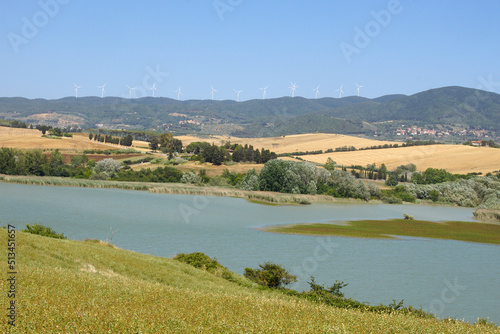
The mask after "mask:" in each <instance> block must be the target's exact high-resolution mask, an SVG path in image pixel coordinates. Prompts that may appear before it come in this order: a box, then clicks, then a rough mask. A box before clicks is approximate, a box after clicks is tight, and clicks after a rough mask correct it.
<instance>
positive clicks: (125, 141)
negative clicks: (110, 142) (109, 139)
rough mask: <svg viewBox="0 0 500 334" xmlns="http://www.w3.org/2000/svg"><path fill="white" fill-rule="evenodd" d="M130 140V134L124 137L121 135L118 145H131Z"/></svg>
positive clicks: (131, 139)
mask: <svg viewBox="0 0 500 334" xmlns="http://www.w3.org/2000/svg"><path fill="white" fill-rule="evenodd" d="M100 139H104V138H100ZM100 141H101V140H100ZM103 141H104V140H103ZM132 141H133V138H132V135H131V134H128V135H126V136H125V137H123V138H121V139H120V145H123V146H129V147H130V146H132Z"/></svg>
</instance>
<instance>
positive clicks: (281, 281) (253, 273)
mask: <svg viewBox="0 0 500 334" xmlns="http://www.w3.org/2000/svg"><path fill="white" fill-rule="evenodd" d="M259 267H260V269H251V268H245V272H244V274H243V276H245V277H246V278H248V279H249V280H251V281H254V282H255V283H257V284H260V285H263V286H266V287H268V288H279V287H283V286H285V285H289V284H291V283H293V282H297V276H295V275H292V274H290V273H289V272H288V270H286V269H285V268H283V267H282V266H281V265H279V264H275V263H271V262H266V263H264V264H259Z"/></svg>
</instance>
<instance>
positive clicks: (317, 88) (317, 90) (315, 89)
mask: <svg viewBox="0 0 500 334" xmlns="http://www.w3.org/2000/svg"><path fill="white" fill-rule="evenodd" d="M319 86H320V85H318V87H316V88H313V89H311V90H314V91H315V92H316V98H318V95H319Z"/></svg>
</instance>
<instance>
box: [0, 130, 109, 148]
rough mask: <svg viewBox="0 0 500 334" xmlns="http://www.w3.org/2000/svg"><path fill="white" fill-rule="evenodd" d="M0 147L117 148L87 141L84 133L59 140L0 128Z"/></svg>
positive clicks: (29, 131)
mask: <svg viewBox="0 0 500 334" xmlns="http://www.w3.org/2000/svg"><path fill="white" fill-rule="evenodd" d="M0 145H1V146H0V147H10V148H18V149H33V148H40V149H42V150H44V149H60V150H76V151H81V150H91V149H97V150H106V149H110V148H118V146H115V145H109V144H103V143H97V142H95V141H93V140H89V137H88V134H86V133H74V134H73V138H66V137H63V138H61V139H51V138H45V137H42V133H41V132H40V131H39V130H34V129H33V130H32V129H16V128H8V127H3V126H0Z"/></svg>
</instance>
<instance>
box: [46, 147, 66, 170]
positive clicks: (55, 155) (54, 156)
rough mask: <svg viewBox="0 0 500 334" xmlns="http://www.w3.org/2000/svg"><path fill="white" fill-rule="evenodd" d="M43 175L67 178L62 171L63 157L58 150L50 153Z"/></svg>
mask: <svg viewBox="0 0 500 334" xmlns="http://www.w3.org/2000/svg"><path fill="white" fill-rule="evenodd" d="M45 174H46V175H52V176H68V175H66V174H67V173H65V169H64V157H63V155H62V154H61V152H59V150H55V151H54V152H52V153H51V155H50V157H49V161H48V164H47V171H46V172H45Z"/></svg>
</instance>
